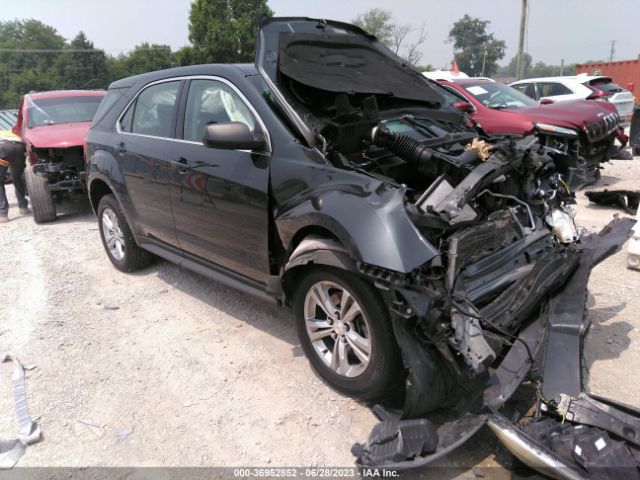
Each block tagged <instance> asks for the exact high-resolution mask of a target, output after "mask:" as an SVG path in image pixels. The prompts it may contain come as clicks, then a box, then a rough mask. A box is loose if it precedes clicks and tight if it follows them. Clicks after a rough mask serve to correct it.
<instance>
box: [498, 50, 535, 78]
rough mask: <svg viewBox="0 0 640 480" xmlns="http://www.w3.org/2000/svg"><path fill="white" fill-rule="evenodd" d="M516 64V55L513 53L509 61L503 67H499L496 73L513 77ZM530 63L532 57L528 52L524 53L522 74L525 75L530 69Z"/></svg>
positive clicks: (531, 63)
mask: <svg viewBox="0 0 640 480" xmlns="http://www.w3.org/2000/svg"><path fill="white" fill-rule="evenodd" d="M517 65H518V55H517V54H516V55H514V56H513V58H512V59H511V60H509V63H508V64H507V65H505V66H504V67H499V68H498V70H497V71H496V73H497V74H498V75H502V76H505V77H515V76H516V67H517ZM531 65H533V57H532V56H531V55H529V54H528V53H525V54H524V74H525V76H526V75H527V74H528V73H529V71H530V70H531Z"/></svg>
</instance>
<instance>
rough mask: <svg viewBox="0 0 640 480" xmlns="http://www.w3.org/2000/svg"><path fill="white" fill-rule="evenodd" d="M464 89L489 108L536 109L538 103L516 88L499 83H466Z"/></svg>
mask: <svg viewBox="0 0 640 480" xmlns="http://www.w3.org/2000/svg"><path fill="white" fill-rule="evenodd" d="M463 87H464V89H465V90H466V91H467V92H469V93H470V94H471V95H473V97H474V98H475V99H476V100H478V101H479V102H480V103H482V104H483V105H484V106H485V107H489V108H523V107H535V106H537V105H538V102H536V101H535V100H532V99H531V98H529V97H527V96H526V95H525V94H523V93H520V92H519V91H517V90H516V89H515V88H511V87H510V86H508V85H503V84H502V83H497V82H482V83H476V84H469V83H465V84H464V85H463Z"/></svg>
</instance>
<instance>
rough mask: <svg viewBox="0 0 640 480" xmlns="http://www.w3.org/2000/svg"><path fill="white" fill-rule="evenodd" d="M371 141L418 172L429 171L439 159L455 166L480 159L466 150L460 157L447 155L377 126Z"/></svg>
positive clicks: (471, 151)
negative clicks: (415, 168)
mask: <svg viewBox="0 0 640 480" xmlns="http://www.w3.org/2000/svg"><path fill="white" fill-rule="evenodd" d="M371 140H372V141H373V143H374V145H376V146H378V147H382V148H386V149H387V150H389V151H391V152H393V153H395V154H396V155H397V156H399V157H400V158H402V159H403V160H405V161H406V162H408V163H410V164H412V165H415V166H416V167H417V168H418V170H421V171H425V172H426V171H428V170H430V169H429V168H428V162H429V161H430V160H431V159H432V158H434V157H435V158H438V159H441V160H445V161H447V162H451V163H453V164H463V165H464V164H468V163H471V162H473V161H475V160H477V159H478V155H477V154H476V153H475V152H474V151H473V150H465V151H464V152H462V153H461V154H460V155H458V156H454V155H446V154H444V153H440V152H437V151H436V150H434V149H432V148H429V147H427V146H426V145H423V144H422V143H420V142H419V141H418V140H416V139H414V138H411V137H410V136H408V135H403V134H401V133H392V132H390V131H389V130H388V129H386V128H384V127H381V126H379V125H378V126H377V127H375V128H374V129H373V132H372V134H371Z"/></svg>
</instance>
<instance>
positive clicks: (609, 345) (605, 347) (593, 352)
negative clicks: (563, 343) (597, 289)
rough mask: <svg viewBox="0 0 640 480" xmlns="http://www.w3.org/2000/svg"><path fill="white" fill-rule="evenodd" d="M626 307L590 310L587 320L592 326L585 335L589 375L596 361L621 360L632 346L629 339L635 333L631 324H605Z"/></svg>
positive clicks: (585, 355)
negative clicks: (632, 332)
mask: <svg viewBox="0 0 640 480" xmlns="http://www.w3.org/2000/svg"><path fill="white" fill-rule="evenodd" d="M625 307H626V303H621V304H618V305H611V306H608V307H602V308H589V310H588V312H587V319H588V321H589V322H590V324H589V330H588V331H587V334H586V335H585V347H584V367H585V369H586V373H587V374H588V372H589V371H590V370H591V367H592V366H593V364H594V363H595V362H596V361H599V360H612V359H614V358H619V357H620V355H621V354H622V352H624V351H625V350H627V348H629V346H630V345H631V338H630V337H629V334H630V333H631V331H633V326H632V325H631V324H629V323H627V322H624V321H620V322H612V323H608V324H605V322H607V321H608V320H611V319H612V318H615V317H616V316H617V315H618V313H620V312H621V311H622V310H624V309H625Z"/></svg>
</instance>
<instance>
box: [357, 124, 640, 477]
mask: <svg viewBox="0 0 640 480" xmlns="http://www.w3.org/2000/svg"><path fill="white" fill-rule="evenodd" d="M407 125H413V126H414V127H416V130H417V131H418V132H419V130H420V122H419V121H416V120H415V119H413V118H403V119H396V120H393V121H390V122H381V124H380V125H379V126H378V127H377V128H376V129H375V131H374V133H373V139H372V140H373V141H372V143H373V144H374V145H376V146H377V147H379V148H380V149H383V150H385V151H387V152H392V153H393V154H394V155H396V156H398V157H400V158H402V159H404V160H405V161H406V162H408V163H409V164H412V165H413V166H414V167H415V168H416V170H417V171H418V172H420V173H421V174H423V175H425V176H427V177H430V178H435V180H434V181H433V182H432V183H431V185H429V186H428V187H427V188H426V189H425V190H424V191H419V190H416V191H408V192H407V202H406V205H405V208H406V210H407V213H408V215H409V216H410V217H411V219H412V221H413V222H414V224H415V225H416V226H418V228H419V229H420V231H421V232H422V234H423V235H424V236H425V238H427V239H428V240H429V241H430V242H431V243H432V244H433V245H436V246H437V247H438V248H439V250H440V255H439V256H437V257H436V258H434V259H433V260H432V261H430V262H428V264H426V265H423V266H422V267H421V268H419V269H417V270H415V271H413V272H411V273H410V274H408V275H405V276H401V277H398V276H394V275H391V274H388V275H386V276H385V272H382V271H380V269H376V268H374V267H372V266H368V265H365V264H360V265H359V269H360V272H361V273H362V274H365V275H368V276H370V277H372V278H373V279H374V281H375V283H376V285H377V286H378V287H379V288H380V290H381V291H382V292H383V294H384V296H385V298H386V299H387V302H388V304H389V305H390V310H391V312H392V323H393V328H394V333H395V335H396V338H397V341H398V344H399V345H400V348H401V351H402V355H403V361H404V364H405V367H406V370H407V378H406V383H405V392H404V404H403V406H402V409H401V410H397V411H394V410H388V409H383V408H381V407H376V411H377V412H378V414H379V416H380V418H381V419H382V420H383V421H382V422H381V423H380V424H379V425H378V426H376V428H375V429H374V430H373V432H372V434H371V436H370V438H369V440H368V442H367V443H365V444H363V445H356V446H354V454H356V456H357V457H358V464H359V465H362V466H374V467H386V468H392V469H403V468H411V467H416V466H419V465H424V464H427V463H430V462H432V461H434V460H436V459H437V458H440V457H441V456H442V455H445V454H446V453H448V452H450V451H451V450H453V449H454V448H457V447H458V446H459V445H460V444H461V443H463V442H464V441H465V440H466V439H468V438H469V437H470V436H472V435H473V434H474V433H475V432H476V431H477V430H479V429H480V428H481V427H482V426H483V425H484V424H485V422H487V421H488V422H489V424H490V425H491V428H493V429H494V431H496V433H498V436H499V437H500V438H501V439H503V440H505V438H507V439H508V438H510V437H509V435H506V434H505V433H504V432H503V431H502V430H501V429H504V425H505V424H506V425H508V426H509V429H510V430H509V434H510V435H516V436H517V435H519V434H520V433H522V435H523V436H526V435H527V433H525V430H520V429H519V428H518V427H516V426H515V425H513V424H512V423H511V422H508V421H507V420H505V418H504V417H502V416H501V415H500V414H499V410H500V408H501V407H503V405H504V403H505V402H506V401H507V400H508V399H509V398H510V397H511V395H512V394H513V393H514V392H515V390H516V389H517V388H518V387H519V386H520V384H521V383H522V382H523V381H525V380H530V381H531V382H532V383H533V384H535V385H537V389H538V391H539V392H540V394H539V396H538V402H539V408H538V409H537V412H538V413H537V417H535V419H533V420H532V419H529V420H528V422H529V423H532V424H537V423H538V422H540V421H543V420H544V421H545V422H547V423H545V425H546V426H549V422H552V421H554V422H555V421H556V419H561V418H564V419H568V418H577V417H575V414H574V413H573V410H571V405H573V406H574V407H573V408H574V410H575V409H576V408H579V407H578V406H580V407H582V404H580V402H583V401H585V400H584V399H583V397H585V394H583V393H582V381H581V378H580V372H581V358H582V354H581V350H580V349H581V345H582V338H583V335H584V332H585V330H586V324H585V316H584V312H585V301H586V285H587V280H588V278H589V273H590V271H591V268H592V267H593V266H594V265H595V264H597V263H598V262H599V261H601V260H602V259H604V258H606V257H607V256H608V255H610V254H611V253H613V252H615V251H616V250H617V249H619V248H620V247H621V245H622V243H624V241H625V240H626V238H627V236H628V235H629V230H630V228H631V225H632V222H630V221H627V220H620V221H617V220H616V221H614V222H612V224H610V225H609V226H608V227H607V228H606V229H605V230H604V231H603V232H601V233H600V234H599V235H591V236H584V237H582V238H581V237H580V235H579V234H578V230H577V228H576V226H575V223H574V220H573V215H572V207H571V205H572V204H573V203H574V198H573V195H572V194H571V192H570V190H569V188H568V186H567V185H566V181H565V179H563V177H562V176H561V175H559V174H558V173H557V171H556V166H555V164H554V162H553V160H552V159H551V157H550V156H549V155H548V152H547V151H546V149H545V148H544V146H543V145H541V144H540V142H539V140H538V139H536V138H534V137H529V138H525V139H522V140H519V141H503V142H499V143H497V144H494V145H491V146H489V145H488V144H484V143H483V142H477V141H476V142H471V143H469V144H467V145H463V144H462V143H460V141H459V139H458V141H457V140H456V139H455V138H453V137H451V136H449V137H448V138H445V139H442V138H441V139H439V140H425V139H423V138H420V137H419V135H416V134H415V133H414V132H412V133H411V134H407V132H410V130H409V129H407V128H405V127H407ZM567 367H569V368H570V369H572V370H571V372H573V373H569V372H568V371H567ZM563 405H564V406H563ZM566 405H569V406H566ZM576 405H578V406H576ZM607 405H608V407H607V408H609V410H608V411H607V412H609V414H610V412H611V409H612V408H614V407H611V406H610V405H611V404H610V403H607ZM584 408H587V407H584ZM570 413H571V414H574V417H571V415H570ZM613 415H614V416H615V414H613ZM625 415H631V414H630V413H629V411H627V410H625ZM634 421H637V420H634ZM505 422H506V423H505ZM580 422H581V420H578V419H576V423H580ZM582 422H583V423H584V420H582ZM560 423H562V422H561V421H560ZM587 424H588V425H593V423H587ZM607 425H608V423H607V422H606V421H604V420H603V421H601V422H600V423H598V424H597V425H596V426H597V427H598V428H599V429H598V430H596V432H600V431H603V432H605V433H606V432H607ZM630 425H631V423H629V421H628V422H627V423H626V424H625V426H624V427H620V426H619V427H618V431H617V432H616V431H612V430H611V429H609V430H608V432H609V433H610V434H612V435H613V436H612V438H613V439H615V440H616V441H622V442H624V441H625V439H622V440H619V434H620V433H619V432H620V431H622V430H621V428H622V429H623V430H624V429H625V428H626V429H628V428H634V430H633V431H634V432H635V426H633V427H632V426H630ZM558 428H560V427H558ZM560 431H562V432H563V433H564V434H567V431H565V429H560V430H558V432H560ZM625 431H626V430H625ZM545 432H546V433H547V434H548V433H549V432H548V431H546V430H545ZM554 432H555V430H554ZM578 432H579V433H580V432H582V430H580V429H578ZM556 433H557V432H556ZM593 435H595V433H594V434H593ZM616 435H617V436H616ZM518 438H520V437H518ZM585 438H587V437H584V438H583V437H575V439H574V440H575V442H582V443H581V444H580V445H582V444H583V443H584V442H585V441H587V440H585ZM598 438H600V437H598ZM608 438H609V437H607V439H608ZM588 439H591V437H588ZM571 441H573V440H570V439H565V443H563V445H564V446H565V447H566V445H568V443H567V442H569V443H571ZM604 441H605V442H608V440H604ZM516 443H517V442H516ZM506 444H507V446H508V447H509V448H511V449H512V451H514V453H516V454H517V448H512V447H513V446H512V445H511V446H510V445H509V442H508V441H507V442H506ZM606 444H607V445H609V443H606ZM572 445H573V444H572ZM576 445H577V443H576ZM616 445H617V444H616ZM546 448H547V450H548V452H545V454H544V455H542V457H545V455H551V456H550V457H549V458H553V459H554V461H555V462H557V464H558V465H560V464H562V465H564V466H565V467H566V468H567V469H570V468H573V469H575V470H576V471H577V472H580V474H581V475H583V476H584V477H588V476H589V474H590V473H589V472H590V471H589V469H587V468H586V467H585V465H586V464H584V465H583V464H580V462H576V461H574V464H570V463H569V462H568V461H567V460H566V459H564V458H563V457H562V455H561V453H562V452H560V453H558V451H556V450H554V449H553V448H552V447H549V446H547V447H546ZM582 448H586V447H584V446H583V447H582ZM619 448H622V447H619ZM625 448H627V445H626V444H625ZM629 448H631V447H629ZM616 449H618V447H617V446H616ZM578 450H580V449H578ZM569 451H570V450H569ZM616 451H617V450H616ZM629 451H631V450H629ZM625 452H626V450H625ZM630 455H631V454H630ZM545 458H546V457H545ZM625 458H627V457H625ZM629 458H630V457H629ZM639 458H640V457H639ZM523 460H525V461H527V458H523ZM591 460H593V457H590V461H591ZM601 460H602V461H603V462H605V466H606V461H608V460H610V459H609V457H607V458H604V457H602V458H601ZM562 462H564V463H562ZM583 463H584V462H583ZM596 463H597V460H596ZM528 464H529V465H531V466H533V467H536V465H538V464H537V463H536V462H533V463H531V462H528ZM553 464H554V463H553V462H551V465H553ZM599 466H603V464H600V465H599ZM563 468H564V467H563ZM591 470H593V468H591ZM567 471H568V470H567ZM547 473H548V472H547Z"/></svg>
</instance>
